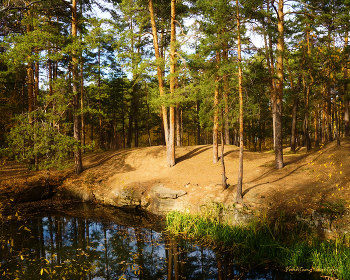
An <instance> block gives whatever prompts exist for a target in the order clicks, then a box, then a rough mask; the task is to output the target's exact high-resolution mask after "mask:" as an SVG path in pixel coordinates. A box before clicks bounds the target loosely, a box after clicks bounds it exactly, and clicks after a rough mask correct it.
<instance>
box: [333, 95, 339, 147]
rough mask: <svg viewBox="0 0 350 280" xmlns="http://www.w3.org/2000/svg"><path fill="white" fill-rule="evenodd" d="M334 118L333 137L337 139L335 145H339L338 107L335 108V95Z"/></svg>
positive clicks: (335, 98)
mask: <svg viewBox="0 0 350 280" xmlns="http://www.w3.org/2000/svg"><path fill="white" fill-rule="evenodd" d="M334 118H335V137H336V139H337V146H340V137H339V121H338V108H337V97H336V96H335V97H334Z"/></svg>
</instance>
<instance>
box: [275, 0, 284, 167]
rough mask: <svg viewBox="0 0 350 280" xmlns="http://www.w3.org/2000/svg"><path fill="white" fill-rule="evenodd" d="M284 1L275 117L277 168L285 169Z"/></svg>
mask: <svg viewBox="0 0 350 280" xmlns="http://www.w3.org/2000/svg"><path fill="white" fill-rule="evenodd" d="M283 1H284V0H279V1H278V16H277V18H278V38H277V64H276V68H277V81H276V98H275V100H274V104H273V106H274V108H275V109H274V111H275V113H276V117H275V163H276V168H277V169H280V168H283V142H282V102H283V100H282V98H283V52H284V19H283V17H284V14H283V4H284V3H283Z"/></svg>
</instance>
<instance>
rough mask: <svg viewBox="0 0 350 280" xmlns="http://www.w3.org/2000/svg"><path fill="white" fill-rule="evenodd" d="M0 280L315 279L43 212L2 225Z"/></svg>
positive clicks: (136, 230)
mask: <svg viewBox="0 0 350 280" xmlns="http://www.w3.org/2000/svg"><path fill="white" fill-rule="evenodd" d="M0 241H1V247H0V264H1V266H0V278H1V279H17V278H18V279H89V280H90V279H176V280H178V279H246V280H248V279H249V280H250V279H262V280H263V279H271V280H280V279H289V280H292V279H298V280H301V279H320V278H319V276H318V275H317V274H307V273H305V274H303V275H301V274H297V275H292V274H287V273H282V272H276V271H273V270H251V271H246V270H241V269H239V268H238V267H236V266H235V265H234V261H233V259H232V258H230V256H229V255H228V254H222V253H215V252H214V251H212V250H210V249H208V248H202V247H199V246H197V245H195V244H192V243H190V242H188V241H185V240H174V239H173V238H170V237H168V236H165V235H162V234H160V233H159V232H157V231H154V230H152V229H149V228H142V227H132V226H123V225H118V224H115V223H112V222H100V221H94V220H91V219H82V218H68V217H62V216H53V215H51V214H46V215H45V216H40V217H36V218H30V219H23V220H20V221H11V222H6V223H3V224H2V228H1V233H0Z"/></svg>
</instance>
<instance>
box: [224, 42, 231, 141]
mask: <svg viewBox="0 0 350 280" xmlns="http://www.w3.org/2000/svg"><path fill="white" fill-rule="evenodd" d="M223 59H224V61H225V63H226V64H228V42H227V41H225V43H224V45H223ZM228 94H229V80H228V77H227V75H225V76H224V100H225V114H224V122H225V143H226V144H227V145H230V144H231V141H230V126H229V121H228V113H229V105H228V102H229V100H228Z"/></svg>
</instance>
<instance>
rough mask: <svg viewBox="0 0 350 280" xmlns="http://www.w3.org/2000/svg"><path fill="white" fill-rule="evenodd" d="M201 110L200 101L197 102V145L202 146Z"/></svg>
mask: <svg viewBox="0 0 350 280" xmlns="http://www.w3.org/2000/svg"><path fill="white" fill-rule="evenodd" d="M199 108H200V101H199V100H197V102H196V111H197V122H196V124H197V145H200V144H201V126H200V122H199Z"/></svg>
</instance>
